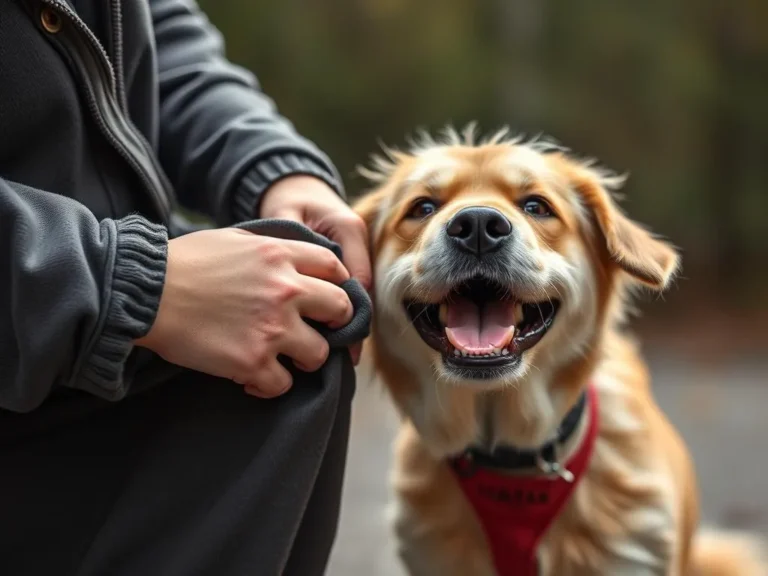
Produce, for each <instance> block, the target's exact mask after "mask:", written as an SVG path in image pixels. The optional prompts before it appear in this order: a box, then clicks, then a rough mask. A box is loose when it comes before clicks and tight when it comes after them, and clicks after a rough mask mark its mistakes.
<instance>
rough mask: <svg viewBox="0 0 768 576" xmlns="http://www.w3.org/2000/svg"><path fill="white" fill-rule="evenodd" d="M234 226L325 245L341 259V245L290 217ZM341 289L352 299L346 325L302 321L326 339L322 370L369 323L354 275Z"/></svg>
mask: <svg viewBox="0 0 768 576" xmlns="http://www.w3.org/2000/svg"><path fill="white" fill-rule="evenodd" d="M235 228H240V229H242V230H247V231H248V232H252V233H253V234H258V235H259V236H272V237H273V238H282V239H283V240H296V241H299V242H309V243H310V244H317V245H318V246H322V247H323V248H327V249H328V250H330V251H331V252H333V253H334V254H335V255H336V257H337V258H338V259H339V260H341V248H340V247H339V245H338V244H336V243H335V242H332V241H331V240H328V238H326V237H325V236H321V235H320V234H316V233H314V232H313V231H312V230H310V229H309V228H307V227H306V226H303V225H302V224H299V223H298V222H293V221H290V220H277V219H265V220H251V221H249V222H243V223H241V224H237V225H236V226H235ZM341 288H342V289H343V290H344V291H345V292H346V293H347V296H349V300H350V302H352V308H353V309H354V314H353V315H352V320H350V321H349V323H348V324H347V325H346V326H342V327H341V328H338V329H335V330H330V329H328V328H327V327H326V326H324V325H321V324H318V323H315V322H312V321H311V320H307V321H306V322H307V323H308V324H310V325H311V326H312V327H313V328H315V329H316V330H317V331H318V332H320V334H322V335H323V337H324V338H325V339H326V340H328V344H329V346H330V348H331V353H330V355H329V357H328V362H326V364H325V366H323V368H322V370H323V372H325V371H327V370H328V369H329V366H330V367H333V366H335V365H336V364H337V363H338V360H339V351H342V352H343V350H344V349H345V348H346V347H348V346H351V345H352V344H355V343H357V342H361V341H362V340H363V339H365V338H366V337H367V336H368V334H369V332H370V326H371V310H372V308H371V300H370V298H369V297H368V294H367V293H366V292H365V290H364V289H363V287H362V286H361V285H360V283H359V282H358V281H357V280H355V279H354V278H350V279H349V280H347V281H346V282H344V283H343V284H342V285H341Z"/></svg>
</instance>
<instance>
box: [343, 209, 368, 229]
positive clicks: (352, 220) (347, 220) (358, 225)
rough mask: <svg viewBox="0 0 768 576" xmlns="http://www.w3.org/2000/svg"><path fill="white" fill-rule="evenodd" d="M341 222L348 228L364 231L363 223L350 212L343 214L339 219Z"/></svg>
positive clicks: (357, 216)
mask: <svg viewBox="0 0 768 576" xmlns="http://www.w3.org/2000/svg"><path fill="white" fill-rule="evenodd" d="M341 221H342V222H343V223H344V225H346V226H349V227H350V228H355V229H358V230H362V229H365V221H364V220H363V219H362V218H361V217H360V216H359V215H357V214H355V213H354V212H352V211H351V210H350V211H349V212H345V213H344V215H343V216H342V217H341Z"/></svg>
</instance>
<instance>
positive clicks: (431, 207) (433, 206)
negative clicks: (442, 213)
mask: <svg viewBox="0 0 768 576" xmlns="http://www.w3.org/2000/svg"><path fill="white" fill-rule="evenodd" d="M435 212H437V203H436V202H435V201H434V200H429V199H427V198H424V199H422V200H419V201H418V202H416V204H414V205H413V207H412V208H411V210H410V212H408V218H413V219H416V220H423V219H424V218H429V217H430V216H432V214H434V213H435Z"/></svg>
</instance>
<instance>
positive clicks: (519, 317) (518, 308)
mask: <svg viewBox="0 0 768 576" xmlns="http://www.w3.org/2000/svg"><path fill="white" fill-rule="evenodd" d="M522 321H523V304H522V302H518V303H517V304H515V326H517V325H519V324H520V323H521V322H522Z"/></svg>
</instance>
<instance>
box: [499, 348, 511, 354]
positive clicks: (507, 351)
mask: <svg viewBox="0 0 768 576" xmlns="http://www.w3.org/2000/svg"><path fill="white" fill-rule="evenodd" d="M501 355H502V356H509V350H507V349H506V348H504V350H502V351H501Z"/></svg>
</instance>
